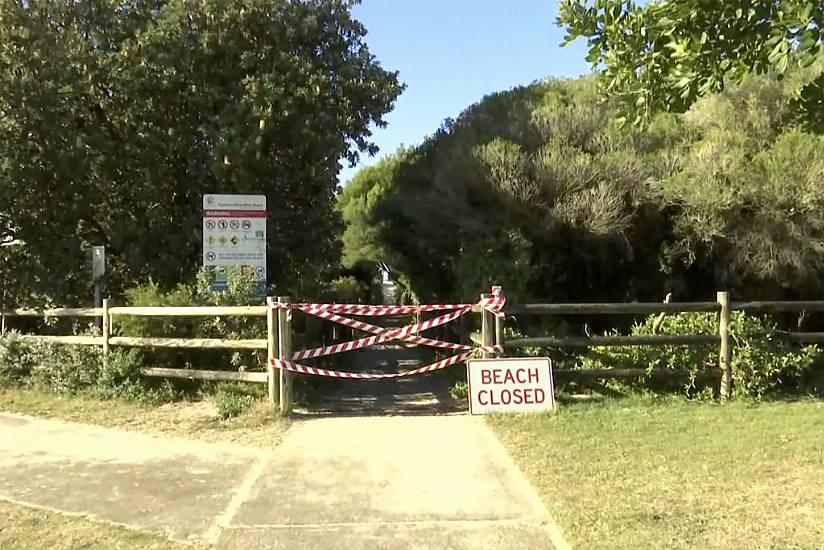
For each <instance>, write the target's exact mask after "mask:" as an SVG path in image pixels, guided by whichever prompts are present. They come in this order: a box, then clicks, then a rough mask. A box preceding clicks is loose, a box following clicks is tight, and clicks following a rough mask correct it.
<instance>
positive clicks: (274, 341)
mask: <svg viewBox="0 0 824 550" xmlns="http://www.w3.org/2000/svg"><path fill="white" fill-rule="evenodd" d="M266 303H267V304H268V303H269V299H268V298H267V300H266ZM277 311H279V310H275V308H273V307H268V305H267V308H266V376H267V386H268V388H269V403H270V404H271V405H272V407H273V408H274V406H275V404H276V403H277V402H278V399H279V398H280V392H279V390H278V381H279V380H278V375H277V372H278V371H279V370H280V369H277V370H276V369H275V367H274V365H272V359H275V358H276V357H278V349H277V345H278V323H277V317H276V316H275V315H276V314H277Z"/></svg>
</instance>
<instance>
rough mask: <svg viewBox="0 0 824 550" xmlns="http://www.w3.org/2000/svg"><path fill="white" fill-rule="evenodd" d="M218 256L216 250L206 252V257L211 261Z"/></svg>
mask: <svg viewBox="0 0 824 550" xmlns="http://www.w3.org/2000/svg"><path fill="white" fill-rule="evenodd" d="M216 258H217V254H215V253H214V252H207V253H206V259H207V260H209V261H210V262H213V261H215V259H216Z"/></svg>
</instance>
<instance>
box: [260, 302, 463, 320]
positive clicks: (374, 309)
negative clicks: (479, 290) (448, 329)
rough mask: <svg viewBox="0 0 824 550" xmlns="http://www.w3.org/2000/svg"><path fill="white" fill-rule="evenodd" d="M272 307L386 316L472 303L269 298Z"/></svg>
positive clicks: (449, 309)
mask: <svg viewBox="0 0 824 550" xmlns="http://www.w3.org/2000/svg"><path fill="white" fill-rule="evenodd" d="M268 304H269V306H270V307H281V308H282V307H289V308H290V309H291V308H293V309H300V310H303V309H304V308H306V307H312V308H314V309H318V310H322V311H329V312H331V313H344V314H346V315H361V316H364V317H385V316H388V315H409V314H413V313H428V312H431V311H451V310H454V309H461V308H463V307H467V306H471V305H472V304H420V305H417V306H371V305H366V304H281V303H279V302H275V301H274V300H272V298H269V301H268Z"/></svg>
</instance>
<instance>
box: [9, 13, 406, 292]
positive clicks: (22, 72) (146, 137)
mask: <svg viewBox="0 0 824 550" xmlns="http://www.w3.org/2000/svg"><path fill="white" fill-rule="evenodd" d="M352 4H353V1H351V0H316V1H315V0H313V1H310V0H252V1H248V2H243V3H240V2H227V1H225V0H205V1H193V0H117V1H115V2H111V1H109V0H86V1H83V2H76V1H73V0H59V1H56V2H54V1H49V2H45V1H31V2H27V3H18V2H4V3H3V7H2V13H1V14H0V127H2V130H3V136H4V138H3V140H2V141H0V205H2V213H3V215H4V216H5V217H6V218H8V220H10V223H8V224H5V223H4V224H3V225H4V226H7V227H12V228H13V229H14V232H15V235H16V236H17V237H19V238H21V239H23V240H24V241H26V243H27V251H28V253H29V254H30V255H31V256H32V257H33V258H35V259H36V262H35V263H36V265H37V272H36V273H30V274H27V277H28V278H29V280H30V283H31V285H33V286H36V287H37V289H33V290H40V291H43V292H49V293H51V294H52V295H53V296H55V297H57V298H58V299H59V300H62V301H77V300H79V299H80V296H82V295H83V294H84V292H85V291H86V286H87V285H88V283H87V278H88V277H87V275H85V273H84V271H85V263H86V262H85V253H84V251H83V249H84V247H87V246H89V245H94V244H104V245H106V246H107V248H108V251H109V257H110V259H111V266H110V268H111V275H112V281H111V282H112V285H113V287H114V290H115V291H117V290H118V289H121V288H123V287H125V286H128V285H132V284H135V283H136V282H138V281H145V280H146V279H148V278H152V279H154V280H155V281H158V282H159V283H161V284H162V285H164V286H167V287H170V286H173V285H174V284H176V283H178V282H180V281H184V280H189V279H191V278H192V277H193V276H194V273H195V271H196V269H197V267H198V264H199V263H200V239H201V236H200V223H201V222H200V211H201V204H202V202H201V201H202V195H203V194H204V193H215V192H223V193H248V194H265V195H266V196H267V199H268V201H267V204H268V210H269V216H268V236H269V254H268V263H269V273H270V281H274V282H276V283H277V284H278V285H279V287H280V288H282V289H284V291H291V292H296V293H298V292H303V291H307V290H306V287H307V285H312V284H314V283H316V282H318V279H320V278H323V277H324V274H325V273H328V272H330V271H331V270H333V269H335V268H336V267H337V265H338V251H337V250H338V246H339V244H338V240H337V237H336V234H337V232H338V227H339V219H338V217H337V216H336V214H335V212H334V211H333V206H332V203H333V199H334V195H335V190H336V187H337V172H338V170H339V167H338V162H339V159H341V158H346V159H348V160H349V161H351V162H354V161H356V160H357V158H358V155H359V154H360V153H362V152H364V151H367V152H370V153H372V152H374V151H375V146H374V144H372V143H371V142H370V140H369V137H370V134H371V131H370V127H371V126H372V125H377V126H381V125H383V124H384V122H383V118H382V117H383V115H384V114H385V113H387V112H388V111H389V110H390V109H391V107H392V104H393V102H394V100H395V98H396V97H397V96H398V94H399V93H400V91H401V89H402V86H401V85H400V84H399V83H398V80H397V74H396V73H393V72H388V71H386V70H384V69H383V68H382V67H381V66H380V64H379V63H378V62H377V61H376V60H375V58H374V56H373V55H372V54H371V53H370V52H369V50H368V48H367V46H366V44H365V42H364V35H365V32H366V31H365V29H364V28H363V26H362V25H361V24H360V23H358V22H357V21H356V20H354V19H353V18H352V16H351V13H350V8H351V6H352ZM0 221H2V220H0ZM308 273H311V276H308V275H307V274H308Z"/></svg>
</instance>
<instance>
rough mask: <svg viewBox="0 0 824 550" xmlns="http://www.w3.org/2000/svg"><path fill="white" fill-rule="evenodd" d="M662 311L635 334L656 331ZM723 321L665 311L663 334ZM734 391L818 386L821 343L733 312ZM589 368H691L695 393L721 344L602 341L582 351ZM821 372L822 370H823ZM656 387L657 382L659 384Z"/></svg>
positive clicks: (700, 330) (689, 385)
mask: <svg viewBox="0 0 824 550" xmlns="http://www.w3.org/2000/svg"><path fill="white" fill-rule="evenodd" d="M656 317H657V316H656V315H652V316H650V317H648V318H647V319H646V320H645V321H644V322H643V323H641V324H638V325H635V326H634V327H633V328H632V334H633V335H649V334H653V324H654V322H655V319H656ZM717 326H718V325H717V321H716V318H715V315H714V314H712V313H681V314H676V315H668V316H666V317H664V320H663V322H662V323H661V326H660V327H659V328H658V331H657V334H673V335H676V334H677V335H687V334H715V333H716V331H717ZM730 336H731V338H732V343H733V349H732V362H731V368H732V373H733V391H734V394H735V395H738V396H747V397H755V398H760V397H763V396H766V395H771V394H778V393H803V392H807V391H815V390H817V389H818V388H817V387H815V386H816V381H815V378H816V372H815V370H814V369H815V367H816V366H817V365H818V364H819V362H820V361H821V359H822V350H821V348H819V347H818V346H814V345H810V346H798V345H794V344H790V343H787V342H785V341H783V340H782V339H781V338H779V337H778V334H777V330H776V326H775V324H774V323H772V322H770V321H768V320H765V319H763V318H760V317H755V316H752V315H747V314H745V313H743V312H733V314H732V319H731V324H730ZM581 364H582V366H583V368H606V367H613V368H639V367H640V368H646V369H648V371H652V370H653V369H669V370H675V371H687V372H688V373H689V376H688V379H687V381H686V384H685V386H684V390H685V391H686V392H687V393H688V394H693V395H695V394H696V393H697V392H698V391H699V390H700V389H701V386H700V385H699V383H698V378H699V377H698V375H699V374H700V373H701V371H703V370H704V369H706V367H708V366H715V365H717V364H718V347H717V346H715V345H698V346H695V345H693V346H659V347H653V346H632V347H630V346H626V347H596V348H592V349H591V350H590V351H589V352H588V353H587V354H585V355H584V356H582V357H581ZM819 372H820V371H819ZM653 389H655V388H653Z"/></svg>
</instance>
